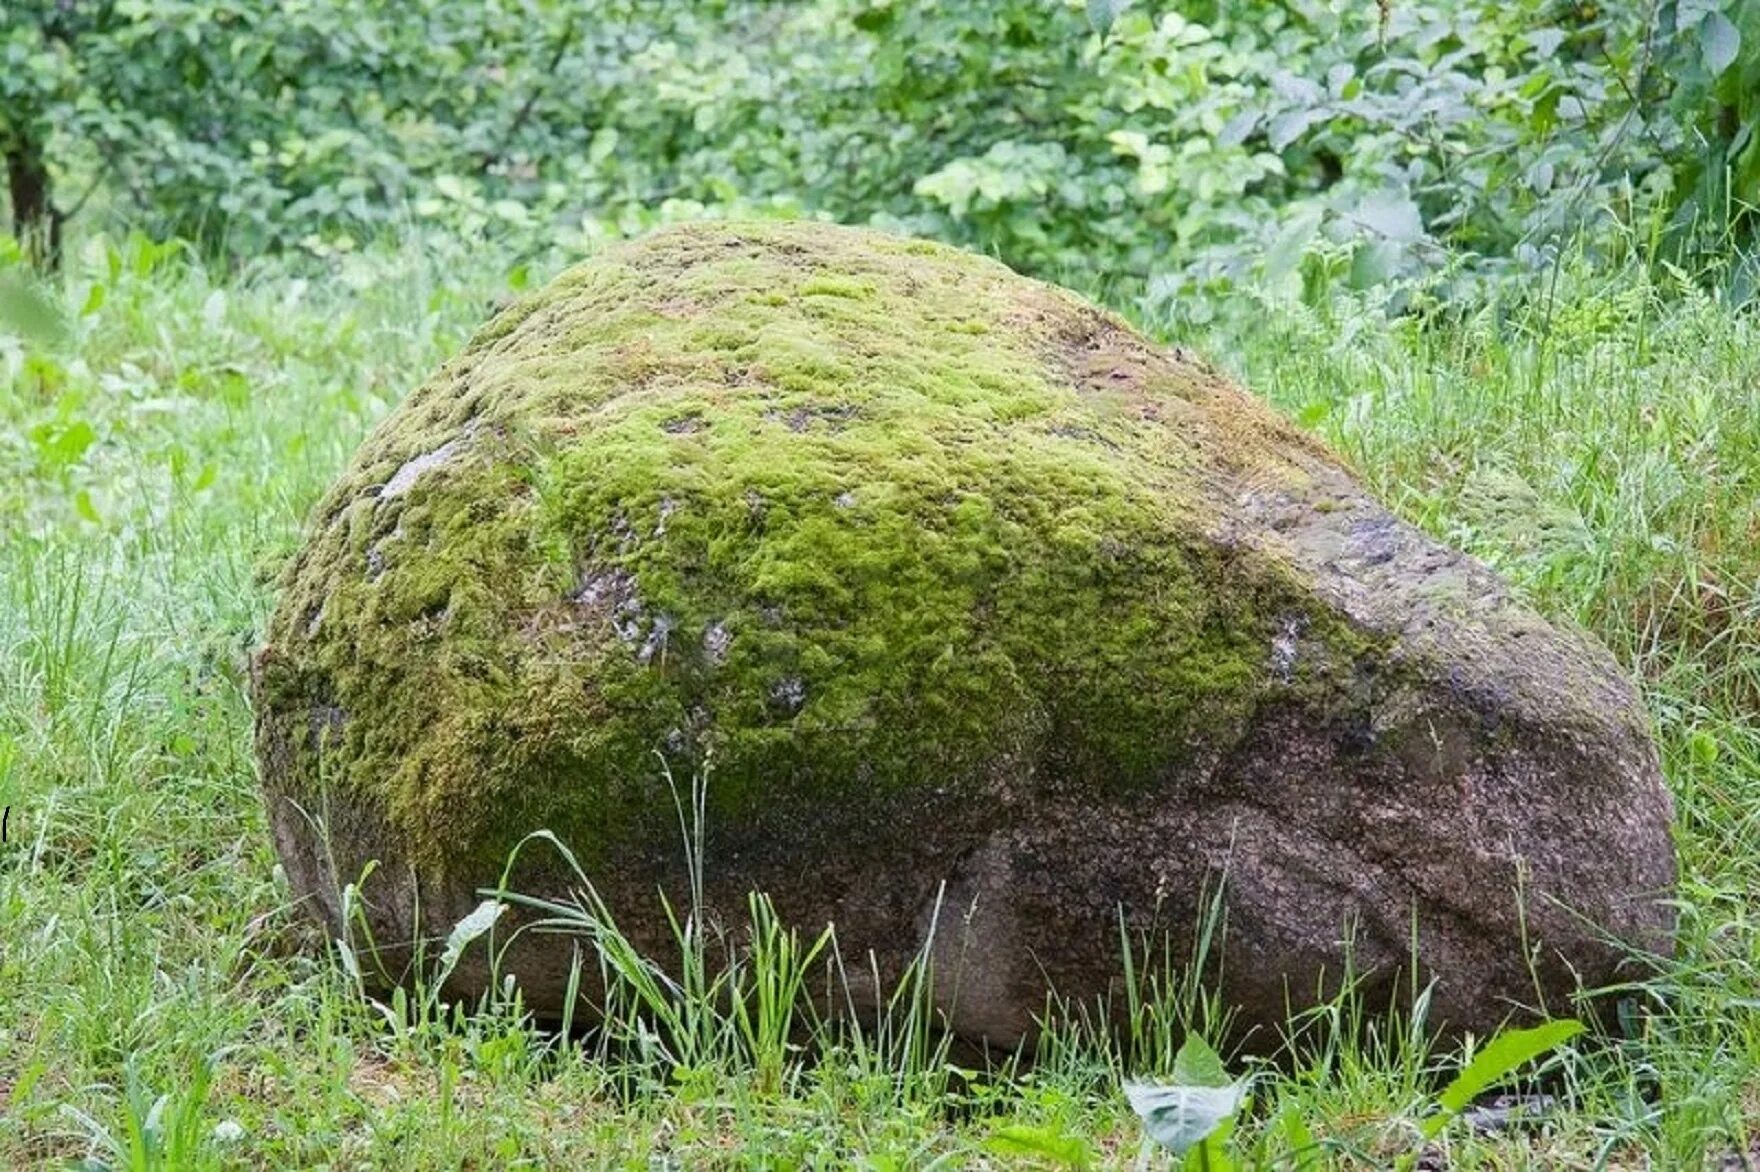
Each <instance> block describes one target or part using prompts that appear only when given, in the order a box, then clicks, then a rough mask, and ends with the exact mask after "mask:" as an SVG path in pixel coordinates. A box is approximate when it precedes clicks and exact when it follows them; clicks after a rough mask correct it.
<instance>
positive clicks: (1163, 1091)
mask: <svg viewBox="0 0 1760 1172" xmlns="http://www.w3.org/2000/svg"><path fill="white" fill-rule="evenodd" d="M1124 1094H1125V1098H1127V1099H1129V1100H1130V1104H1131V1110H1133V1111H1135V1112H1136V1113H1137V1117H1138V1118H1139V1119H1141V1120H1142V1121H1143V1130H1145V1131H1147V1132H1148V1133H1149V1135H1150V1137H1151V1138H1153V1139H1154V1140H1155V1142H1156V1143H1158V1144H1160V1145H1161V1146H1162V1147H1164V1148H1166V1149H1167V1150H1168V1151H1170V1152H1172V1153H1173V1154H1174V1155H1176V1156H1183V1155H1185V1153H1186V1152H1188V1151H1190V1150H1191V1149H1192V1148H1195V1147H1197V1146H1198V1145H1199V1144H1201V1143H1203V1142H1204V1141H1205V1140H1206V1139H1208V1138H1209V1137H1210V1136H1211V1135H1213V1134H1215V1133H1216V1131H1217V1130H1218V1129H1220V1128H1221V1127H1222V1126H1223V1125H1224V1124H1225V1123H1227V1122H1228V1121H1229V1120H1231V1119H1233V1118H1234V1114H1235V1112H1236V1111H1239V1110H1240V1108H1241V1104H1242V1103H1243V1102H1245V1101H1246V1097H1247V1083H1246V1082H1245V1080H1243V1081H1241V1082H1235V1083H1230V1084H1229V1085H1227V1086H1222V1087H1207V1086H1177V1085H1168V1086H1156V1085H1154V1084H1152V1083H1126V1084H1125V1085H1124Z"/></svg>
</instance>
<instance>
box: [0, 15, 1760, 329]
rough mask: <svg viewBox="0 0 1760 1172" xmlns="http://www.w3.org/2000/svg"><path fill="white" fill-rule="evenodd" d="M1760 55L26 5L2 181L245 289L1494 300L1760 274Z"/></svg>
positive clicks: (684, 20) (1508, 31)
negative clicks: (956, 286)
mask: <svg viewBox="0 0 1760 1172" xmlns="http://www.w3.org/2000/svg"><path fill="white" fill-rule="evenodd" d="M1757 22H1760V0H1666V2H1665V3H1663V4H1662V5H1661V6H1660V7H1652V6H1649V5H1645V4H1640V3H1639V2H1638V0H1609V2H1608V3H1606V4H1604V5H1597V4H1594V3H1592V2H1591V0H1514V2H1513V3H1500V2H1498V0H1426V2H1418V3H1413V2H1403V0H1390V2H1389V3H1388V4H1386V5H1384V6H1377V5H1371V4H1366V3H1362V2H1360V0H1353V2H1350V3H1346V2H1343V0H1255V2H1254V3H1251V4H1236V5H1226V4H1221V3H1218V2H1217V0H1175V2H1171V3H1169V2H1164V0H1157V2H1147V0H1143V2H1132V0H986V2H984V3H976V4H967V5H932V4H913V3H906V2H903V0H809V2H804V3H798V4H791V5H775V4H766V3H762V2H761V0H696V2H693V3H689V4H677V3H665V2H661V0H615V2H613V3H607V4H602V5H596V6H594V8H593V11H592V12H591V13H590V14H588V13H586V12H585V11H583V10H582V9H581V8H580V7H579V6H578V5H574V4H570V3H566V2H564V0H478V2H477V3H472V4H456V3H448V2H446V0H413V2H412V3H409V4H399V5H390V4H385V3H383V2H380V0H370V2H363V0H303V2H301V3H297V4H277V5H262V4H255V3H250V2H248V0H13V2H12V3H9V4H8V5H7V6H6V11H5V15H4V16H0V61H3V63H4V68H3V69H0V147H3V148H4V152H5V155H6V160H7V164H8V168H9V174H10V176H11V190H12V204H13V210H14V214H15V217H16V218H17V219H19V220H20V221H21V223H23V224H26V225H28V226H29V227H30V228H31V234H32V235H33V236H34V238H35V239H36V240H37V241H38V245H37V247H38V250H39V251H40V252H51V251H53V244H54V240H55V238H56V237H57V234H58V231H59V223H60V221H61V219H63V218H65V216H66V215H68V214H70V213H71V212H72V211H74V210H75V209H76V208H77V207H78V206H79V205H80V204H82V203H83V199H82V198H81V195H80V193H81V192H82V191H83V190H86V188H87V185H89V184H91V183H93V182H94V181H95V182H96V183H97V185H98V187H99V188H100V189H101V190H102V191H103V192H105V193H106V194H107V196H108V197H109V199H110V201H111V203H112V204H113V205H115V206H116V207H117V208H118V209H119V210H121V211H123V212H125V213H126V214H127V216H128V217H129V218H130V219H131V220H136V221H144V222H145V223H146V224H147V225H148V226H149V227H150V228H151V229H152V230H153V231H155V232H156V233H158V234H161V235H177V236H183V237H187V238H191V239H195V240H199V241H202V242H204V243H205V244H206V245H207V246H208V247H209V248H210V249H211V250H223V251H232V252H235V253H250V252H253V251H257V250H261V249H264V248H275V247H287V246H303V247H306V248H310V249H313V250H315V251H328V250H335V249H343V250H346V249H349V248H352V247H353V246H354V245H355V244H356V243H357V242H358V240H359V238H360V237H361V236H362V235H363V234H370V233H374V232H376V231H379V230H381V229H382V228H383V227H384V226H386V225H387V224H388V223H391V222H395V221H398V220H401V219H404V218H409V217H414V218H418V219H424V220H434V221H439V222H441V223H443V224H449V225H452V226H456V227H462V228H467V229H471V230H482V229H490V230H494V231H499V232H507V233H511V234H513V235H514V236H515V237H517V238H522V239H527V240H531V241H546V242H548V241H553V240H557V239H562V240H563V241H564V242H565V243H566V242H567V241H568V240H570V239H573V238H578V237H580V236H583V235H594V234H599V233H603V232H617V231H624V230H629V229H632V228H638V227H641V226H644V225H646V224H647V223H649V222H651V221H653V220H654V219H656V218H666V217H670V216H676V215H695V214H702V213H705V212H717V211H719V212H734V211H737V212H745V213H751V212H757V213H760V214H763V213H770V212H784V213H792V214H823V215H829V216H834V217H836V218H839V219H843V220H851V221H870V222H878V223H883V224H893V225H897V226H901V227H906V228H910V229H913V230H916V231H920V232H926V233H930V234H934V235H939V236H942V237H947V238H952V239H955V240H959V241H962V242H965V243H968V244H972V245H975V246H978V247H982V248H986V249H989V250H992V251H995V252H997V253H1000V254H1001V255H1002V256H1004V257H1005V258H1006V259H1008V260H1009V261H1011V262H1012V263H1014V264H1016V265H1018V266H1020V267H1023V268H1027V269H1029V270H1035V271H1040V272H1046V273H1051V274H1054V275H1057V276H1060V277H1062V278H1064V279H1065V280H1071V281H1078V282H1079V281H1083V280H1087V281H1106V282H1108V283H1110V284H1113V285H1115V286H1122V287H1123V291H1125V292H1127V293H1128V292H1130V291H1135V290H1148V291H1149V292H1151V293H1152V294H1153V296H1154V297H1155V298H1156V299H1159V300H1161V301H1164V302H1171V301H1177V300H1179V299H1181V297H1182V295H1183V294H1185V293H1186V292H1188V291H1189V290H1191V289H1192V288H1193V287H1194V286H1201V285H1211V284H1216V283H1219V282H1220V283H1227V282H1229V281H1233V280H1236V279H1238V278H1240V277H1242V276H1243V275H1247V274H1252V275H1255V276H1259V277H1269V278H1271V279H1272V280H1273V281H1278V280H1291V281H1293V280H1298V279H1301V280H1307V281H1313V280H1316V279H1323V280H1326V281H1342V282H1344V283H1347V284H1349V285H1351V286H1353V287H1358V288H1363V287H1370V286H1374V285H1377V284H1380V283H1382V282H1384V281H1386V280H1388V279H1389V278H1398V277H1410V276H1420V275H1430V274H1437V273H1442V274H1445V275H1446V278H1447V279H1446V281H1445V282H1444V283H1443V284H1442V285H1441V286H1439V288H1441V289H1442V291H1443V292H1444V293H1445V294H1449V293H1453V294H1457V295H1458V294H1460V293H1462V292H1467V293H1470V292H1471V291H1472V290H1473V289H1474V288H1475V287H1476V286H1477V284H1478V283H1479V282H1481V281H1483V280H1485V279H1488V278H1497V277H1502V276H1512V275H1513V276H1517V277H1519V276H1521V275H1522V274H1531V273H1534V272H1538V271H1544V270H1545V268H1546V267H1547V266H1548V265H1550V264H1551V263H1552V262H1553V260H1554V258H1555V257H1556V255H1557V250H1558V249H1559V247H1560V245H1561V242H1563V241H1565V240H1569V239H1574V238H1577V237H1579V236H1580V235H1581V232H1582V229H1583V228H1584V226H1585V225H1592V224H1596V223H1597V222H1598V221H1600V220H1602V219H1604V218H1607V217H1611V218H1612V219H1613V220H1614V221H1616V222H1618V223H1622V224H1625V225H1629V226H1634V227H1636V228H1638V229H1641V230H1645V231H1648V229H1649V228H1650V226H1651V225H1653V224H1656V225H1661V228H1660V229H1659V231H1658V233H1657V234H1658V235H1659V236H1661V237H1663V238H1665V242H1666V243H1668V244H1669V246H1670V247H1671V248H1672V249H1674V252H1675V254H1676V255H1677V256H1678V255H1679V254H1681V253H1683V252H1688V251H1690V250H1691V249H1693V248H1695V247H1698V246H1700V245H1702V243H1703V242H1704V241H1706V240H1707V239H1709V240H1711V241H1713V242H1715V243H1718V244H1726V243H1728V242H1729V241H1731V240H1736V241H1745V240H1746V239H1747V237H1748V235H1749V234H1751V226H1750V224H1749V220H1748V218H1747V213H1746V212H1745V210H1744V209H1745V208H1746V207H1747V206H1749V205H1751V204H1752V203H1754V202H1755V201H1756V199H1757V198H1760V135H1756V133H1755V131H1756V123H1757V121H1760V97H1757V96H1756V95H1760V27H1757ZM75 176H77V177H78V179H79V182H78V183H75V184H72V185H70V182H69V181H70V180H71V179H72V178H73V177H75ZM55 188H58V189H59V190H51V189H55ZM1592 238H1593V239H1594V240H1597V241H1606V242H1607V246H1608V247H1610V248H1617V247H1620V244H1619V242H1620V241H1621V240H1622V238H1623V237H1622V236H1621V234H1619V233H1608V232H1602V231H1597V232H1595V233H1593V234H1592Z"/></svg>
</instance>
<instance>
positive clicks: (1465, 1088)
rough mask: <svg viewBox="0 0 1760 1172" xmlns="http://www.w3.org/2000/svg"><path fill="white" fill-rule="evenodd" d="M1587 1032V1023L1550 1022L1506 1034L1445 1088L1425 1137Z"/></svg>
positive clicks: (1426, 1125) (1493, 1042) (1480, 1053)
mask: <svg viewBox="0 0 1760 1172" xmlns="http://www.w3.org/2000/svg"><path fill="white" fill-rule="evenodd" d="M1582 1032H1583V1023H1582V1022H1580V1021H1576V1020H1574V1019H1572V1018H1566V1019H1564V1020H1562V1021H1549V1022H1547V1023H1546V1024H1545V1025H1538V1026H1535V1027H1534V1028H1532V1029H1526V1030H1504V1031H1503V1032H1501V1033H1499V1034H1498V1035H1497V1036H1496V1037H1495V1038H1492V1039H1491V1041H1490V1042H1488V1043H1486V1045H1485V1047H1484V1049H1482V1050H1480V1051H1479V1052H1478V1053H1477V1054H1475V1055H1473V1060H1472V1061H1471V1062H1469V1063H1467V1065H1466V1068H1465V1069H1464V1070H1462V1071H1461V1072H1460V1073H1459V1074H1457V1075H1455V1077H1454V1081H1453V1082H1451V1083H1449V1084H1448V1086H1446V1087H1444V1088H1443V1091H1442V1094H1441V1096H1440V1097H1438V1099H1437V1105H1438V1106H1439V1107H1441V1109H1442V1110H1441V1113H1439V1114H1437V1115H1433V1116H1431V1117H1430V1118H1429V1119H1427V1120H1425V1122H1424V1134H1425V1135H1426V1136H1434V1135H1436V1134H1438V1133H1439V1132H1440V1131H1441V1130H1442V1128H1443V1127H1444V1126H1446V1125H1447V1123H1448V1120H1449V1117H1451V1116H1453V1115H1458V1114H1459V1113H1460V1112H1461V1111H1463V1110H1465V1109H1466V1107H1467V1105H1468V1104H1470V1103H1471V1102H1472V1101H1473V1100H1474V1099H1476V1098H1478V1097H1479V1096H1480V1095H1482V1094H1484V1093H1485V1091H1487V1090H1489V1089H1490V1088H1491V1087H1492V1086H1494V1085H1496V1084H1497V1083H1498V1082H1500V1081H1502V1080H1503V1079H1505V1078H1507V1077H1509V1075H1511V1074H1512V1073H1514V1072H1515V1071H1516V1070H1519V1069H1520V1068H1521V1067H1523V1066H1525V1065H1527V1064H1528V1063H1529V1062H1532V1061H1533V1060H1534V1059H1536V1058H1538V1057H1539V1056H1540V1055H1542V1054H1544V1053H1546V1052H1547V1051H1548V1050H1551V1049H1553V1048H1555V1047H1557V1046H1560V1045H1563V1044H1564V1043H1565V1042H1568V1041H1570V1040H1571V1039H1572V1038H1574V1037H1576V1036H1577V1035H1578V1034H1580V1033H1582Z"/></svg>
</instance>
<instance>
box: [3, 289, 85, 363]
mask: <svg viewBox="0 0 1760 1172" xmlns="http://www.w3.org/2000/svg"><path fill="white" fill-rule="evenodd" d="M0 331H4V332H6V333H11V334H16V335H18V336H19V337H20V338H23V339H24V340H25V341H26V342H29V343H30V344H31V345H33V346H41V347H42V348H43V349H45V350H53V349H55V348H56V347H58V346H60V345H61V344H62V343H63V342H65V341H66V340H67V334H68V329H67V317H66V315H65V314H64V313H63V312H62V309H61V306H60V305H59V304H58V303H57V302H56V301H55V299H54V298H53V297H51V296H50V295H49V292H48V290H46V289H44V288H43V286H42V285H40V284H39V283H37V282H36V281H34V280H32V279H31V278H30V277H29V276H27V275H25V274H24V273H22V272H7V273H0Z"/></svg>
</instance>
